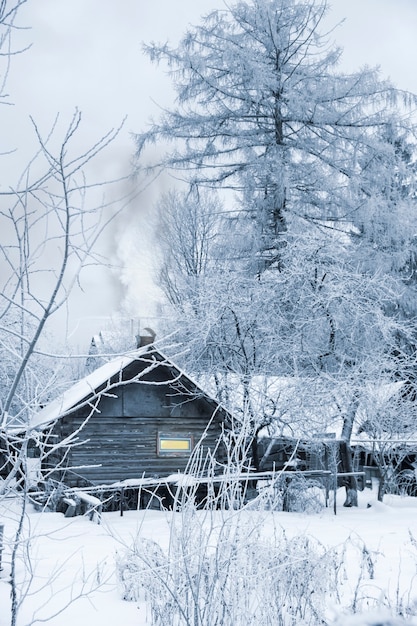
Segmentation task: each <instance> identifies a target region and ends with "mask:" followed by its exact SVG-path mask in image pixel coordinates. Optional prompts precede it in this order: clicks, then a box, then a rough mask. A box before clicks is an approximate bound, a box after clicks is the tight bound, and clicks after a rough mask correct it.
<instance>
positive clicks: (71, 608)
mask: <svg viewBox="0 0 417 626" xmlns="http://www.w3.org/2000/svg"><path fill="white" fill-rule="evenodd" d="M375 497H376V491H375V489H374V490H373V491H371V490H369V489H366V490H365V491H363V492H361V493H360V494H359V507H358V508H351V509H345V508H343V507H342V506H338V509H337V515H334V513H333V509H332V508H327V509H326V508H323V509H322V510H320V511H318V512H315V513H311V514H306V513H287V512H272V511H248V510H243V511H242V510H237V511H213V512H207V511H195V510H189V511H188V512H187V511H185V512H184V511H182V512H175V513H173V512H169V511H166V512H164V511H156V510H146V511H143V510H140V511H128V512H125V513H124V515H123V517H121V516H120V514H119V513H104V514H103V515H102V518H101V523H100V524H98V523H96V522H94V521H91V520H90V519H88V518H85V517H74V518H65V517H64V516H63V515H62V514H60V513H50V512H43V513H42V512H36V511H34V510H33V509H32V508H30V510H29V512H28V515H27V518H26V520H25V528H24V537H23V540H22V543H21V546H20V547H21V550H20V551H19V559H18V561H17V578H18V582H19V588H18V592H19V594H21V593H23V594H24V597H23V598H22V603H21V606H20V608H19V614H18V619H17V625H18V626H28V625H32V624H38V623H47V624H49V625H50V626H69V625H71V626H72V625H74V624H77V626H90V625H91V626H95V625H97V626H98V625H99V626H142V625H145V624H167V625H168V624H169V625H170V626H172V625H174V624H193V626H194V625H195V624H202V625H206V626H212V625H213V624H224V626H232V625H233V626H247V624H257V626H263V625H264V624H265V625H266V624H274V623H275V624H277V625H279V624H283V625H284V626H287V624H288V625H290V624H295V625H297V624H300V625H301V624H311V625H313V624H319V623H320V624H329V625H333V624H337V625H338V626H341V625H343V626H354V625H356V626H359V625H361V626H365V625H371V624H372V625H376V624H379V625H380V626H388V625H390V626H391V625H394V624H397V623H398V624H400V623H401V624H402V623H407V624H417V576H416V574H417V498H412V497H400V496H386V500H385V502H384V504H381V503H378V502H377V501H376V499H375ZM339 498H340V504H341V503H342V501H343V498H344V493H343V490H339V492H338V500H339ZM369 504H371V506H369ZM18 510H19V507H18V505H17V502H16V501H15V500H12V499H6V500H3V501H2V502H1V503H0V524H4V542H3V543H4V545H3V553H2V571H1V572H0V626H9V624H10V557H11V541H12V538H13V534H14V532H15V530H16V524H17V519H18ZM28 537H31V540H30V546H29V544H28V542H27V540H28ZM154 542H156V543H154ZM219 543H221V546H219ZM156 544H158V545H156ZM132 545H134V546H135V548H134V550H133V551H132V550H131V548H132ZM28 546H29V549H28ZM158 546H159V547H160V548H161V550H160V549H159V547H158ZM233 546H234V547H233ZM245 546H246V547H247V546H249V548H250V549H249V550H246V547H245ZM275 549H276V550H277V552H276V553H275V556H274V550H275ZM129 550H130V551H129ZM168 555H169V559H170V563H171V565H170V566H169V567H167V566H166V559H168ZM164 559H165V561H164ZM232 561H233V563H234V564H232ZM116 563H118V564H119V571H121V572H122V573H123V577H124V584H121V582H120V580H118V577H117V574H116V569H117V567H116ZM138 563H139V565H138ZM207 564H211V565H207ZM148 566H149V567H148ZM275 566H276V567H275ZM181 572H182V573H181ZM184 572H185V574H184ZM233 577H234V579H233ZM197 579H198V580H199V583H198V585H197V586H196V580H197ZM232 579H233V580H232ZM209 580H211V582H210V583H208V582H207V581H209ZM215 580H219V581H220V585H216V584H215V582H213V581H215ZM181 581H182V587H181V584H180V583H181ZM184 581H188V587H189V588H188V590H187V589H185V587H187V582H185V583H184ZM202 581H205V582H204V584H203V582H202ZM235 583H236V584H237V587H236V589H237V595H236V594H235V595H234V593H235V591H236V589H235V588H234V585H235ZM204 585H205V586H204ZM283 586H284V587H285V593H284V592H283V591H282V588H283ZM190 587H193V592H192V593H193V594H194V595H195V594H197V596H198V598H197V601H196V603H197V604H198V605H199V607H200V609H201V611H202V612H201V613H200V618H199V620H200V621H198V620H196V621H192V620H191V619H189V620H188V621H187V618H186V615H185V614H184V613H181V610H182V609H181V608H180V609H178V607H181V606H182V607H183V606H184V605H183V604H181V603H182V602H183V600H184V598H185V601H186V602H188V603H189V602H190V601H191V600H190V596H189V595H188V596H187V593H188V594H189V593H190ZM232 587H233V589H235V591H233V589H232ZM279 589H281V591H277V590H279ZM196 590H197V591H196ZM226 590H227V593H226ZM181 594H182V596H183V597H181ZM225 594H226V595H225ZM279 594H281V595H279ZM297 594H298V595H297ZM123 596H126V597H129V598H131V599H130V600H125V599H123ZM275 596H276V597H277V598H278V600H277V601H278V602H279V603H280V607H283V608H282V612H281V613H280V615H279V616H277V618H276V621H272V620H271V621H269V618H268V605H270V606H271V607H272V608H273V606H272V605H273V602H274V601H276V597H275ZM166 597H168V600H167V599H166ZM164 598H165V599H164ZM187 598H188V600H187ZM236 598H237V600H236ZM274 598H275V600H274ZM310 598H314V600H313V601H312V602H311V601H310ZM193 600H194V601H195V600H196V598H195V597H193ZM228 603H230V606H226V608H225V606H223V607H222V606H221V605H222V604H223V605H227V604H228ZM233 603H235V604H240V607H238V606H236V607H233V606H232V605H233ZM156 605H158V606H156ZM203 605H206V606H205V607H204V610H203V608H202V607H203ZM262 606H264V607H266V608H264V609H262ZM177 609H178V610H177ZM316 609H317V611H319V613H317V614H315V611H316ZM186 610H188V609H186ZM271 610H272V609H271ZM274 610H275V609H274ZM222 611H223V617H222V616H221V615H222ZM194 616H195V615H194ZM323 616H324V619H323ZM390 616H393V617H392V618H391V617H390ZM401 616H404V621H403V617H401ZM414 616H416V617H414ZM193 619H194V618H193Z"/></svg>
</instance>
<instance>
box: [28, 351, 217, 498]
mask: <svg viewBox="0 0 417 626" xmlns="http://www.w3.org/2000/svg"><path fill="white" fill-rule="evenodd" d="M228 421H229V415H228V413H227V412H226V410H225V409H224V408H223V407H221V406H220V405H219V404H218V403H217V402H216V401H215V400H214V399H213V398H211V397H210V396H209V395H208V394H206V393H205V392H204V391H203V390H202V389H200V388H199V386H198V385H197V384H196V383H194V382H193V381H192V380H191V379H190V378H189V377H188V376H187V375H186V374H185V373H184V372H182V371H181V370H180V369H179V368H178V367H177V366H176V365H175V364H174V363H173V362H172V361H171V360H170V359H168V358H167V357H166V356H164V355H163V354H162V353H161V352H160V351H159V350H158V349H156V348H155V347H154V346H153V345H150V346H145V347H143V348H140V349H138V350H136V351H134V352H132V353H130V354H128V355H126V356H122V357H117V358H115V359H113V360H111V361H109V362H108V363H105V364H104V365H102V366H101V367H99V368H98V369H96V370H95V371H93V372H92V373H91V374H89V375H88V376H87V377H85V378H84V379H82V380H80V381H79V382H78V383H76V384H75V385H74V386H73V387H71V388H70V389H68V390H67V391H66V392H65V393H64V394H63V395H62V396H61V397H59V398H57V399H56V400H54V401H53V402H52V403H51V404H49V405H48V406H46V407H45V408H44V409H42V410H41V411H40V412H39V413H38V414H37V415H36V417H35V420H34V422H33V424H32V428H36V429H41V430H43V431H45V432H46V431H47V429H48V428H49V434H48V442H49V443H50V444H51V445H52V446H54V447H55V451H54V452H53V454H50V455H49V456H48V457H47V460H46V461H43V469H44V471H46V470H47V469H48V468H54V467H55V468H57V467H59V468H60V469H59V470H58V471H55V472H54V473H53V476H54V478H58V479H59V480H60V481H61V482H63V483H65V484H66V485H67V486H69V487H84V486H94V485H98V484H100V485H102V484H112V483H116V482H120V481H126V480H127V479H139V478H142V477H155V478H157V477H166V476H169V475H171V474H173V473H176V472H184V471H185V470H186V468H187V464H188V463H189V461H190V456H191V455H192V453H193V451H194V450H195V449H196V447H197V446H199V451H201V456H202V458H204V457H205V456H206V453H207V452H208V450H210V451H211V453H212V454H213V455H214V457H215V459H216V461H217V462H218V463H219V468H220V467H221V464H222V463H223V462H224V461H225V453H224V448H223V446H222V444H221V438H222V437H221V436H222V432H223V428H224V427H225V426H226V428H227V425H228ZM51 425H52V426H51ZM57 443H60V444H61V445H56V444H57ZM46 462H47V466H46Z"/></svg>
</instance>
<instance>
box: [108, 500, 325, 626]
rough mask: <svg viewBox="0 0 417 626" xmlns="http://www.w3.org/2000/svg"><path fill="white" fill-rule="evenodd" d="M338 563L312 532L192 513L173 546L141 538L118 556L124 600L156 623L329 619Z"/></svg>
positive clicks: (276, 625) (285, 625) (275, 624)
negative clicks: (268, 530) (267, 530)
mask: <svg viewBox="0 0 417 626" xmlns="http://www.w3.org/2000/svg"><path fill="white" fill-rule="evenodd" d="M334 558H335V555H334V553H333V552H332V551H327V550H326V549H325V548H324V547H323V546H322V545H321V544H320V543H319V542H317V541H316V540H313V539H312V538H310V537H307V536H305V535H301V536H296V537H292V538H290V537H287V536H286V535H285V534H284V533H279V535H274V536H273V537H267V536H263V534H262V532H261V530H260V526H259V525H258V523H257V521H256V520H255V519H254V516H246V517H245V516H242V515H234V514H230V515H229V516H222V515H216V514H213V513H211V514H208V513H203V512H196V511H193V512H190V511H188V512H186V513H185V514H184V512H183V513H182V514H181V516H180V520H179V521H177V522H176V523H173V524H172V527H171V537H170V545H169V548H168V549H167V550H165V551H162V550H161V548H160V547H159V546H158V545H157V544H155V543H154V542H152V541H144V540H137V541H135V543H134V545H132V546H131V547H130V548H128V549H127V550H126V552H125V553H124V554H123V555H119V556H118V561H117V572H118V578H119V581H120V583H121V586H122V593H123V597H124V598H125V599H127V600H138V599H140V598H145V599H146V600H147V601H148V605H149V607H150V610H151V612H152V623H153V624H154V625H155V626H180V625H181V626H183V625H184V626H188V625H190V626H191V625H193V626H200V625H201V626H240V625H242V626H243V625H244V626H251V625H255V624H256V626H259V624H262V626H269V625H270V626H280V625H281V626H290V625H291V626H295V625H301V624H311V625H312V624H318V623H321V620H323V619H324V612H325V602H324V599H325V597H326V593H333V592H334V590H333V586H334V584H335V578H334V574H333V572H334Z"/></svg>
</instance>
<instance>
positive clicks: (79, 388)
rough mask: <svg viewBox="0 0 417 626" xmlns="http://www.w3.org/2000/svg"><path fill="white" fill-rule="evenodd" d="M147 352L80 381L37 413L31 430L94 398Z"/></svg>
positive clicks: (117, 359)
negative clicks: (102, 388)
mask: <svg viewBox="0 0 417 626" xmlns="http://www.w3.org/2000/svg"><path fill="white" fill-rule="evenodd" d="M145 352H146V350H144V349H139V350H135V351H133V352H130V353H127V354H124V355H121V356H117V357H115V358H114V359H112V360H111V361H108V362H107V363H105V364H104V365H102V366H101V367H99V368H97V369H96V370H94V371H93V372H91V374H88V376H86V377H85V378H82V379H81V380H79V381H78V382H77V383H75V384H74V385H72V387H70V388H69V389H67V390H66V391H64V393H62V394H61V395H60V396H59V397H58V398H56V399H55V400H53V401H52V402H50V403H49V404H47V405H46V406H45V407H44V408H43V409H41V410H40V411H39V412H38V413H35V414H34V416H33V418H32V419H31V423H30V429H36V428H40V427H43V426H46V425H47V424H49V423H50V422H53V421H55V420H56V419H58V418H59V417H62V416H63V415H65V414H66V413H68V412H69V411H70V410H72V409H73V408H74V407H75V406H77V405H78V404H81V403H82V402H83V401H84V400H86V399H87V398H90V397H91V396H93V395H94V394H95V393H96V392H97V390H98V389H99V388H100V387H101V386H102V385H104V384H105V383H106V382H107V381H109V380H110V379H112V378H113V377H114V376H116V375H117V374H119V373H120V374H121V373H122V371H123V370H124V369H125V368H126V367H127V366H128V365H130V364H131V363H133V362H134V361H136V360H138V359H140V358H141V357H143V355H144V353H145Z"/></svg>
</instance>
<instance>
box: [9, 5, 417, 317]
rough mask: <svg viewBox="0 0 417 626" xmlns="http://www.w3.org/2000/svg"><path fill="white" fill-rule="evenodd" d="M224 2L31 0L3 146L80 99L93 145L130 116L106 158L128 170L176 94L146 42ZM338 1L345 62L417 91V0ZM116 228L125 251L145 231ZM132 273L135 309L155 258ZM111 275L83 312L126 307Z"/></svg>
mask: <svg viewBox="0 0 417 626" xmlns="http://www.w3.org/2000/svg"><path fill="white" fill-rule="evenodd" d="M222 6H223V1H222V0H120V1H119V2H115V1H114V0H29V1H28V3H27V5H25V6H24V7H23V9H22V11H21V16H20V23H21V24H23V25H25V26H28V27H30V30H28V31H25V32H24V33H21V35H20V37H21V39H22V41H25V42H26V43H32V44H33V45H32V48H31V49H30V50H29V51H28V52H27V53H25V54H24V55H22V56H19V57H16V58H15V59H14V64H13V66H12V71H11V74H10V79H9V83H8V91H9V93H10V96H11V100H12V101H13V102H14V107H13V108H12V107H8V108H7V111H5V108H6V107H4V108H3V109H2V122H3V124H2V126H3V128H2V133H1V134H2V137H1V141H2V144H3V145H2V149H4V148H15V147H17V148H18V149H19V150H20V153H23V154H24V153H25V150H26V151H27V147H28V145H29V142H28V136H30V134H31V133H32V131H31V127H30V123H29V115H32V116H33V117H34V118H35V120H37V122H38V123H39V124H40V126H41V128H45V129H46V128H47V127H48V126H49V125H50V124H51V123H52V121H53V119H54V117H55V115H56V113H57V112H60V113H61V114H62V116H63V117H64V119H66V120H69V119H70V118H71V116H72V114H73V112H74V109H75V107H78V108H79V109H81V110H82V111H83V116H84V129H85V130H84V132H83V134H82V136H80V141H83V142H85V146H87V145H88V144H89V143H91V142H92V141H94V140H95V139H97V138H98V137H99V136H101V135H102V134H103V133H105V132H106V131H107V130H108V129H109V128H111V127H113V126H116V125H118V124H119V122H120V120H121V119H122V118H123V117H124V116H125V115H127V122H126V126H125V129H124V131H123V132H122V134H121V135H120V137H119V139H118V140H117V142H116V143H115V144H114V146H113V147H112V148H111V150H110V151H109V152H108V154H107V160H106V161H105V162H101V166H102V167H103V172H104V173H105V175H106V176H108V177H110V178H114V177H117V176H120V175H121V174H123V173H126V172H127V171H128V168H129V162H130V159H131V157H132V154H133V150H134V146H133V143H132V139H131V136H130V133H131V132H137V131H139V130H141V129H143V128H144V127H145V125H146V123H147V120H148V118H149V116H150V115H152V114H153V113H154V114H157V108H156V106H155V104H154V102H153V100H156V101H157V102H159V103H160V104H169V102H170V99H171V96H172V91H171V86H170V83H169V80H168V79H167V77H166V76H165V75H164V73H163V71H162V70H160V69H158V68H157V67H156V66H152V65H151V64H150V63H149V61H148V60H147V58H146V57H145V56H144V55H143V54H142V51H141V42H143V41H146V42H149V41H151V40H156V41H165V40H170V41H171V43H175V42H176V41H177V40H178V39H179V38H180V37H181V34H182V33H183V32H184V30H185V29H186V28H187V26H188V25H189V24H196V23H198V21H199V16H200V15H201V14H203V13H206V12H208V11H209V10H211V9H215V8H220V7H222ZM331 6H332V10H331V12H330V14H329V17H328V23H329V24H335V23H337V22H339V21H340V20H342V19H343V18H346V20H345V22H344V23H343V25H341V26H340V27H339V28H338V29H337V30H336V32H335V33H334V39H335V41H336V42H337V43H339V44H340V45H341V46H342V47H343V48H344V50H345V52H344V57H343V66H342V69H346V70H355V69H358V68H359V67H361V66H363V65H365V64H368V65H372V66H374V65H379V66H380V67H381V72H382V75H383V76H385V77H391V79H392V80H393V82H394V83H395V84H396V86H397V87H400V88H402V89H407V90H410V91H414V92H417V73H416V69H415V63H416V59H417V37H416V34H417V0H333V2H331ZM18 154H19V153H18ZM21 158H22V162H23V163H24V159H23V157H21ZM157 195H158V188H157V187H155V189H153V190H151V191H150V192H148V193H147V194H146V195H144V196H142V197H139V198H138V200H137V205H136V206H135V207H131V208H130V211H129V216H130V217H129V219H131V216H132V215H137V216H138V220H137V221H138V224H140V219H143V220H146V216H147V211H148V210H149V208H150V206H151V205H152V202H153V200H154V199H155V198H156V197H157ZM137 228H138V229H139V230H140V228H141V227H140V225H139V226H138V227H137ZM115 232H116V233H117V234H116V235H115V237H116V238H117V240H116V241H114V242H113V245H112V246H111V247H109V250H111V251H112V254H115V253H116V254H117V253H118V254H119V256H120V258H121V259H122V260H123V257H124V256H126V251H129V250H130V247H129V246H130V245H131V243H132V239H133V240H134V239H135V238H134V237H133V238H131V239H130V240H128V238H127V235H126V234H123V233H122V232H121V231H120V229H119V230H117V231H115ZM129 232H130V233H131V232H132V229H131V228H130V229H129ZM142 256H143V255H142ZM123 276H124V281H125V283H127V284H125V285H124V286H125V287H127V289H128V293H129V296H130V297H129V302H130V306H131V311H130V313H131V314H132V315H134V314H135V313H136V312H138V313H142V312H143V311H144V310H145V311H146V309H147V306H146V303H147V300H148V296H147V293H148V290H149V280H148V273H147V270H146V267H145V266H144V265H143V263H142V264H138V262H136V263H132V264H131V266H130V267H129V268H127V269H126V271H125V273H124V275H123ZM101 280H103V282H102V283H101V284H97V281H93V282H91V284H89V282H88V280H87V282H86V284H85V285H84V287H85V289H86V293H85V295H84V296H83V297H82V298H81V299H78V300H77V303H75V304H74V310H73V320H75V319H77V318H83V317H95V316H99V315H109V314H111V313H112V311H115V310H117V308H118V306H119V303H120V299H121V298H122V297H123V292H122V291H121V290H120V289H119V288H118V286H117V284H116V282H117V279H116V280H113V281H112V280H108V281H104V279H101Z"/></svg>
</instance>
